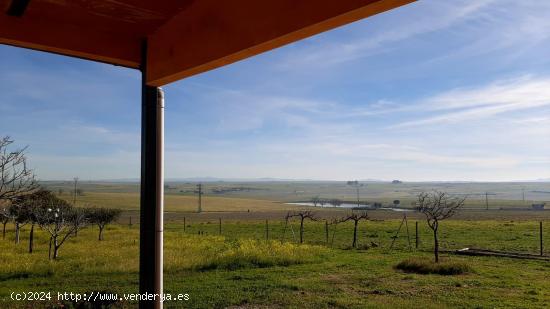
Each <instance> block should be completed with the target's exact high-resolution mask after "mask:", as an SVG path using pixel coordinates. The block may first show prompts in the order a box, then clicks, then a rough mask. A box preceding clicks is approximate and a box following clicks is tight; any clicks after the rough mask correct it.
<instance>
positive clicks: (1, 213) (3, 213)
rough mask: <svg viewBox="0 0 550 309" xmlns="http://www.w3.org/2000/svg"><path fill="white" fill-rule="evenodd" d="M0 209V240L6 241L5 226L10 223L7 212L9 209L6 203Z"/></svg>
mask: <svg viewBox="0 0 550 309" xmlns="http://www.w3.org/2000/svg"><path fill="white" fill-rule="evenodd" d="M0 207H1V208H0V221H2V239H6V224H8V223H9V222H10V220H11V217H10V215H9V212H8V209H9V207H8V205H7V203H4V205H2V206H0Z"/></svg>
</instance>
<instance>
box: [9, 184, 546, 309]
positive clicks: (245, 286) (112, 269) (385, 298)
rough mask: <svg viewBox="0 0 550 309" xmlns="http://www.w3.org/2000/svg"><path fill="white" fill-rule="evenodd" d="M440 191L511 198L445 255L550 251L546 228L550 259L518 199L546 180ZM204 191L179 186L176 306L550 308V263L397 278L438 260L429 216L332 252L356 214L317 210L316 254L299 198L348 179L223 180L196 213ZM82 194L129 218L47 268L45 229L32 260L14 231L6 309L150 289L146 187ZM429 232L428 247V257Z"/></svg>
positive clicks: (461, 230)
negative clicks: (66, 296)
mask: <svg viewBox="0 0 550 309" xmlns="http://www.w3.org/2000/svg"><path fill="white" fill-rule="evenodd" d="M46 185H47V187H48V188H50V189H52V190H54V192H57V193H58V194H59V190H60V189H61V191H62V192H61V194H59V196H60V197H62V198H64V199H66V200H68V201H71V202H72V196H71V194H70V192H69V190H70V183H68V182H67V183H53V182H51V183H47V184H46ZM428 185H433V186H436V187H437V188H438V189H446V190H448V191H451V192H452V193H455V194H461V192H462V193H464V192H469V193H470V194H472V193H473V192H474V191H475V190H477V191H489V190H491V191H492V192H500V193H495V194H497V195H494V196H493V199H492V200H491V207H490V210H485V209H484V201H483V200H480V199H473V200H470V203H469V209H467V210H464V211H461V212H459V213H458V214H457V215H456V216H455V217H454V218H453V219H452V220H448V221H444V222H443V223H442V224H441V230H440V238H441V246H442V250H455V249H460V248H465V247H469V248H483V249H494V250H505V251H513V252H523V253H538V252H539V241H540V238H539V234H538V233H539V229H538V227H539V221H543V222H544V223H543V224H544V227H545V228H544V235H543V239H544V242H545V244H547V245H546V249H545V254H547V255H550V211H531V210H528V208H529V203H530V201H527V200H526V202H523V200H522V199H518V192H520V193H522V192H523V191H526V192H527V196H531V197H533V198H535V197H536V198H539V199H541V200H543V198H544V197H545V196H546V195H545V193H543V192H545V190H546V189H545V187H546V184H544V183H535V184H530V185H529V184H483V185H479V186H477V187H476V186H471V184H451V185H449V184H428ZM428 185H427V184H403V185H402V187H401V188H398V187H396V186H394V185H391V184H379V183H369V184H368V185H367V188H368V189H364V188H363V189H361V190H363V191H362V192H363V193H367V192H368V194H369V197H372V198H373V200H376V201H385V202H386V203H389V202H391V201H392V200H393V199H395V198H401V199H402V200H403V201H406V200H407V198H411V200H412V196H413V195H414V192H417V191H418V190H421V189H427V188H428ZM194 186H195V184H193V183H175V184H169V185H168V187H167V195H166V198H165V207H166V213H165V217H166V220H165V222H166V224H165V243H164V249H165V256H164V263H165V268H164V269H165V271H164V274H165V278H164V282H165V292H166V293H173V294H176V293H187V294H189V296H190V298H189V300H187V301H180V302H175V301H172V302H167V303H165V307H167V308H456V307H459V308H541V307H542V308H543V307H545V306H548V304H550V292H549V291H550V280H548V278H550V262H548V261H542V260H540V261H535V260H517V259H510V258H497V257H464V256H458V255H453V254H451V253H444V254H443V260H444V261H447V262H451V263H454V262H456V263H458V264H461V263H462V264H465V265H467V266H469V267H470V269H471V270H470V271H469V272H468V273H466V274H461V275H450V276H443V275H437V274H412V273H405V272H403V271H401V270H397V269H396V268H395V267H396V265H398V264H399V263H400V262H402V261H411V260H410V259H411V258H420V259H421V260H425V261H430V260H431V259H432V253H431V250H432V246H433V244H432V234H431V230H429V228H428V227H427V225H426V223H425V219H424V217H423V216H422V215H421V214H418V213H414V212H410V213H407V216H408V221H407V225H403V226H402V229H401V231H400V233H399V234H398V235H397V234H396V232H397V230H398V227H399V226H400V224H401V220H402V218H403V213H402V212H397V211H388V210H375V211H369V216H370V220H369V221H362V222H360V224H359V231H358V243H359V245H358V247H359V249H352V248H351V243H352V234H353V227H352V224H351V223H349V222H348V223H345V224H338V225H329V233H328V242H327V235H326V231H325V220H328V221H330V220H331V219H333V218H341V217H342V216H344V215H345V214H347V213H349V212H350V210H349V209H341V208H319V207H317V208H313V207H309V209H310V210H313V211H314V212H315V213H316V216H317V218H318V221H315V222H313V221H306V223H305V232H304V240H305V244H298V243H297V242H298V239H299V234H298V233H299V222H298V221H296V220H291V221H290V222H289V224H288V225H287V224H286V223H285V220H284V217H285V215H286V213H287V212H288V211H291V210H298V209H303V208H305V207H302V206H292V205H287V204H285V202H288V201H300V200H307V199H306V197H307V198H311V197H312V196H316V195H319V196H322V197H326V198H341V199H352V198H353V197H354V192H353V190H352V189H350V187H349V186H346V185H345V183H326V182H316V183H310V182H306V183H288V182H268V183H252V184H250V183H209V184H207V185H205V189H206V192H207V194H206V196H204V198H203V210H204V211H203V212H202V213H197V212H196V209H197V198H196V196H195V195H194V193H193V192H192V190H193V189H194ZM397 186H401V184H400V185H397ZM79 187H80V188H82V189H83V190H84V194H83V195H80V196H78V197H77V205H78V206H90V205H92V206H98V207H110V208H120V209H123V210H124V212H123V215H122V217H121V218H120V219H119V220H118V222H117V223H116V224H113V225H111V226H109V227H108V229H107V231H106V232H105V240H104V241H101V242H100V241H98V240H97V233H98V229H97V228H95V227H87V228H85V229H84V230H82V231H81V232H79V234H78V237H75V238H69V240H68V241H67V243H66V244H64V245H63V247H62V248H61V251H60V258H59V259H58V260H56V261H50V260H48V259H47V254H48V238H47V237H46V233H45V232H44V231H41V230H37V232H36V239H35V251H34V253H32V254H29V253H27V246H28V244H27V243H26V242H27V241H28V232H29V226H28V225H27V226H25V227H23V232H22V237H21V238H22V242H21V243H20V244H19V245H15V244H14V242H13V239H14V233H13V230H12V228H11V225H10V226H9V227H10V229H9V230H8V234H7V237H6V239H5V240H0V263H1V264H0V308H12V307H15V308H27V307H35V308H42V307H51V308H58V307H60V306H62V305H63V306H65V308H71V306H72V304H69V303H56V302H53V301H51V302H30V303H29V302H20V301H19V302H18V301H13V300H10V294H11V292H24V291H51V292H55V293H57V292H58V291H59V292H80V293H85V292H88V293H89V292H91V291H108V292H114V293H119V295H121V294H122V293H137V292H138V262H139V255H138V249H139V225H138V224H137V223H138V222H139V219H138V218H139V188H138V186H137V184H127V183H126V184H125V183H82V184H81V186H79ZM216 190H218V191H216ZM220 190H221V191H220ZM507 190H508V191H507ZM518 190H519V191H518ZM477 191H476V192H477ZM215 192H218V193H215ZM219 192H222V193H219ZM541 192H542V193H541ZM536 194H538V195H536ZM407 196H408V197H407ZM496 197H499V198H504V200H502V201H500V200H497V199H496ZM403 204H406V203H404V202H403ZM518 205H519V206H520V207H518ZM403 206H405V207H406V206H407V205H403ZM516 208H518V209H516ZM501 209H508V210H501ZM511 209H515V210H511ZM184 220H185V222H186V224H185V225H184V223H183V222H184ZM220 220H221V222H222V223H221V233H220V225H219V222H220ZM266 220H267V221H268V225H267V228H268V231H269V232H268V235H269V239H267V235H266ZM130 223H132V224H130ZM417 223H418V227H419V233H418V239H419V247H418V248H415V240H416V237H417V235H416V232H415V224H417ZM407 228H408V231H409V233H407ZM394 239H395V241H394ZM392 242H394V244H393V247H392V248H391V250H390V247H391V246H392ZM409 243H410V246H409ZM55 293H54V294H52V295H53V296H55V297H56V296H57V294H55ZM136 306H137V303H136V302H133V301H122V302H119V303H117V304H116V306H115V307H118V308H120V307H121V308H134V307H136Z"/></svg>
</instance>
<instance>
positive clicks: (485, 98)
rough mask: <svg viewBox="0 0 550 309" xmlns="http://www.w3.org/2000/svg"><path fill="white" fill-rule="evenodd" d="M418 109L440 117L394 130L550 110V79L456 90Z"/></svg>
mask: <svg viewBox="0 0 550 309" xmlns="http://www.w3.org/2000/svg"><path fill="white" fill-rule="evenodd" d="M414 106H415V108H416V109H417V110H418V111H425V112H435V113H438V114H437V115H435V116H429V117H424V118H420V119H417V120H411V121H405V122H403V123H400V124H397V125H394V126H392V127H393V128H406V127H413V126H421V125H424V126H425V125H433V124H445V123H459V122H468V121H472V120H478V119H484V118H490V117H493V116H496V115H500V114H504V113H509V112H513V111H522V110H529V109H533V108H540V107H544V106H550V78H533V77H522V78H518V79H513V80H505V81H497V82H495V83H492V84H489V85H485V86H481V87H475V88H469V89H455V90H451V91H447V92H445V93H442V94H438V95H435V96H433V97H431V98H427V99H425V100H423V101H421V102H419V103H417V104H415V105H414ZM516 121H517V119H516Z"/></svg>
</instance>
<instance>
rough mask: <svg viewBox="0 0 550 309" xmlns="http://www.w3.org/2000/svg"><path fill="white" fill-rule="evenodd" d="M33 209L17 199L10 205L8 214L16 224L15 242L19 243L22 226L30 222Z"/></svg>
mask: <svg viewBox="0 0 550 309" xmlns="http://www.w3.org/2000/svg"><path fill="white" fill-rule="evenodd" d="M31 214H32V211H31V210H30V209H28V208H27V207H26V206H24V205H21V204H20V203H19V199H15V200H14V201H13V203H11V204H10V206H9V207H8V216H9V217H10V218H11V219H12V220H13V223H14V225H15V244H16V245H18V244H19V242H20V238H21V228H22V227H23V226H25V225H26V224H27V223H29V222H30V217H31Z"/></svg>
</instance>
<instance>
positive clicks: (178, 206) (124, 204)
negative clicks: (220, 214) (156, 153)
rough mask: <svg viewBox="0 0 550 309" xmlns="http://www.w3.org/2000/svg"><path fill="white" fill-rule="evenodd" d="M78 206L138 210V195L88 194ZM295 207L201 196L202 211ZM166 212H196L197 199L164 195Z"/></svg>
mask: <svg viewBox="0 0 550 309" xmlns="http://www.w3.org/2000/svg"><path fill="white" fill-rule="evenodd" d="M60 197H61V198H65V199H66V200H67V201H69V202H72V198H71V196H70V195H68V194H66V195H61V196H60ZM77 205H78V206H85V205H93V206H98V207H109V208H120V209H124V210H138V209H139V193H104V192H89V193H86V194H85V195H83V196H79V197H78V198H77ZM294 208H295V207H293V206H290V205H285V204H284V203H281V202H275V201H267V200H258V199H245V198H228V197H214V196H213V197H211V196H203V198H202V209H203V211H247V210H250V211H271V210H290V209H294ZM165 210H166V211H196V210H197V197H196V196H188V195H166V196H165Z"/></svg>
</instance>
